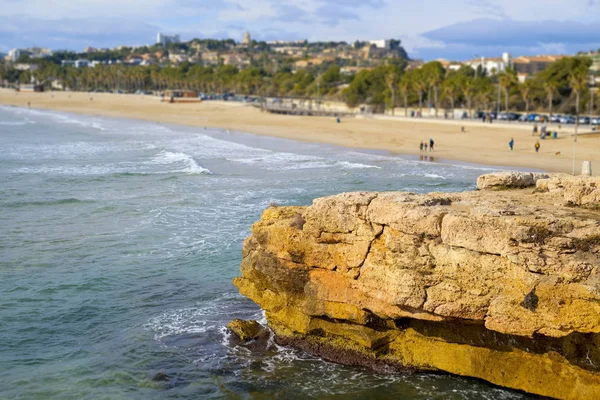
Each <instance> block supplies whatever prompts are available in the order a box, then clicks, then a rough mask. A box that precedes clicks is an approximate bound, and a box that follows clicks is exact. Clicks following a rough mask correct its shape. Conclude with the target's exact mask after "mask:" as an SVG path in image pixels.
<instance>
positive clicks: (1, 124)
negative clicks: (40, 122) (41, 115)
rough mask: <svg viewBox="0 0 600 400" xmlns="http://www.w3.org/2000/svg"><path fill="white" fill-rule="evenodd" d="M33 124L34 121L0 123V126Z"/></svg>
mask: <svg viewBox="0 0 600 400" xmlns="http://www.w3.org/2000/svg"><path fill="white" fill-rule="evenodd" d="M32 124H35V121H31V120H26V121H0V126H25V125H32Z"/></svg>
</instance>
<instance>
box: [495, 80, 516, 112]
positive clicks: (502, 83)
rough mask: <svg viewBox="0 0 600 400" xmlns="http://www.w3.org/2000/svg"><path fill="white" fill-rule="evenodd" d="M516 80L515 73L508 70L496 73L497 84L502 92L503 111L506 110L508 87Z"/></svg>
mask: <svg viewBox="0 0 600 400" xmlns="http://www.w3.org/2000/svg"><path fill="white" fill-rule="evenodd" d="M515 82H516V78H515V75H514V74H513V73H512V71H510V70H506V71H504V72H501V73H500V74H498V84H499V85H500V88H502V91H503V92H504V111H506V112H508V89H509V88H510V87H511V86H512V85H514V84H515Z"/></svg>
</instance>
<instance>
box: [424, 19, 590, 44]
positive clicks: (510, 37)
mask: <svg viewBox="0 0 600 400" xmlns="http://www.w3.org/2000/svg"><path fill="white" fill-rule="evenodd" d="M423 36H424V37H426V38H428V39H431V40H436V41H442V42H444V43H454V44H470V45H489V46H501V45H517V46H524V47H527V46H537V45H540V44H542V43H564V44H586V43H592V42H594V41H596V40H594V39H593V38H595V37H598V36H600V24H598V23H590V24H585V23H581V22H575V21H553V20H546V21H514V20H493V19H478V20H473V21H469V22H461V23H457V24H453V25H449V26H446V27H443V28H440V29H436V30H433V31H430V32H426V33H424V34H423Z"/></svg>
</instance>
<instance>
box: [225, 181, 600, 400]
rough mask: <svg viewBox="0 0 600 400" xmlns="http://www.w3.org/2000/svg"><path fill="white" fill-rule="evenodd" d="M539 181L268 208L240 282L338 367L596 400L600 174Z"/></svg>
mask: <svg viewBox="0 0 600 400" xmlns="http://www.w3.org/2000/svg"><path fill="white" fill-rule="evenodd" d="M525 175H526V174H525ZM530 175H531V176H524V175H523V174H521V175H519V174H516V175H515V174H504V175H503V176H495V177H491V176H488V177H485V178H481V179H480V180H479V183H480V187H481V188H482V189H483V190H478V191H473V192H465V193H430V194H427V195H417V194H413V193H400V192H394V193H366V192H361V193H344V194H340V195H337V196H331V197H325V198H320V199H316V200H314V202H313V204H312V205H311V206H307V207H271V208H269V209H267V210H266V211H265V212H264V213H263V215H262V218H261V220H260V221H258V222H256V223H255V224H254V225H253V226H252V236H250V237H249V238H248V239H246V241H245V243H244V248H243V261H242V264H241V272H242V275H241V277H239V278H236V279H235V280H234V284H235V285H236V286H237V287H238V288H239V290H240V292H241V293H242V294H243V295H245V296H247V297H249V298H250V299H252V300H253V301H255V302H256V303H257V304H259V305H260V307H261V308H263V309H264V310H265V313H266V316H267V321H268V325H269V327H270V328H271V329H272V331H273V332H274V333H275V335H276V340H277V341H278V342H279V343H281V344H287V345H291V346H295V347H297V348H301V349H304V350H306V351H309V352H311V353H313V354H317V355H319V356H321V357H323V358H325V359H328V360H332V361H336V362H340V363H344V364H349V365H363V366H369V367H371V368H375V369H377V370H382V371H390V372H393V371H402V370H406V369H410V370H421V371H444V372H448V373H452V374H457V375H463V376H470V377H475V378H480V379H484V380H486V381H489V382H491V383H494V384H497V385H501V386H505V387H509V388H515V389H520V390H524V391H527V392H530V393H535V394H539V395H544V396H550V397H556V398H563V399H590V398H600V369H599V368H600V273H599V268H600V179H599V178H570V177H567V176H557V177H547V176H543V175H535V174H530ZM524 182H526V184H525V183H524ZM514 186H517V187H520V189H514V188H513V187H514ZM523 187H525V188H523ZM487 189H489V190H487Z"/></svg>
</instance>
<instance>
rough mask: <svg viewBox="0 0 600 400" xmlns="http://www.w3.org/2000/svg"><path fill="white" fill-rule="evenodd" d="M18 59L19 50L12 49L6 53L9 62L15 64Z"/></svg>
mask: <svg viewBox="0 0 600 400" xmlns="http://www.w3.org/2000/svg"><path fill="white" fill-rule="evenodd" d="M19 57H21V49H12V50H10V51H9V52H8V58H9V59H10V61H11V62H17V60H18V59H19Z"/></svg>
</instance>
